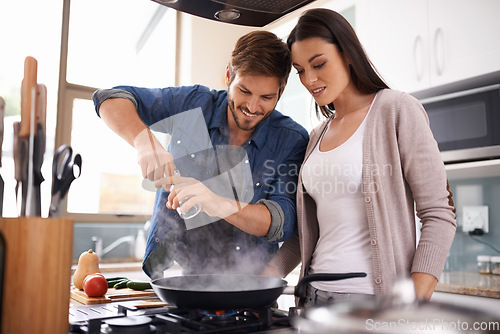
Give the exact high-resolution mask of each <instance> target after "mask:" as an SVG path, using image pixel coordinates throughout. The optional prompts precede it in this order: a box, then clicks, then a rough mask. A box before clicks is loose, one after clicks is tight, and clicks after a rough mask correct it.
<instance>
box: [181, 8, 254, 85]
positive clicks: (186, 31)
mask: <svg viewBox="0 0 500 334" xmlns="http://www.w3.org/2000/svg"><path fill="white" fill-rule="evenodd" d="M252 30H256V28H254V27H245V26H239V25H234V24H227V23H222V22H216V21H212V20H208V19H204V18H200V17H197V16H193V15H189V14H182V37H181V38H182V40H181V54H180V58H181V59H180V66H181V68H180V76H179V80H180V82H179V84H180V85H192V84H203V85H205V86H208V87H210V88H213V89H225V88H226V86H225V84H224V73H225V70H226V66H227V64H228V63H229V59H230V57H231V52H232V51H233V48H234V45H235V43H236V41H237V39H238V38H239V37H240V36H242V35H244V34H246V33H248V32H250V31H252Z"/></svg>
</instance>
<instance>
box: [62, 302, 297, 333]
mask: <svg viewBox="0 0 500 334" xmlns="http://www.w3.org/2000/svg"><path fill="white" fill-rule="evenodd" d="M69 323H70V333H71V334H73V333H74V334H76V333H82V334H100V333H110V334H112V333H127V334H134V333H140V334H146V333H155V334H156V333H165V334H176V333H179V334H185V333H203V334H211V333H214V334H215V333H217V334H219V333H221V334H222V333H227V334H232V333H272V334H292V333H297V331H296V330H295V329H294V328H293V327H292V326H291V325H290V321H289V317H288V312H286V311H282V310H278V309H274V308H264V309H259V310H250V309H248V310H235V311H216V312H212V311H209V312H207V311H201V310H185V309H178V308H175V307H171V306H163V307H156V308H145V309H139V308H136V307H134V306H132V304H130V303H127V302H116V303H109V304H98V305H85V306H73V307H71V308H70V315H69Z"/></svg>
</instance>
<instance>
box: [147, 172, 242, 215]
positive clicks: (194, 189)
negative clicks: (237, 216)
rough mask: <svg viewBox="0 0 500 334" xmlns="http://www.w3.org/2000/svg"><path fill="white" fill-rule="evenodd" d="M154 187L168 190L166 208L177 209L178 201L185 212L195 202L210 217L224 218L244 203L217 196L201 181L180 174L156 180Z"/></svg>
mask: <svg viewBox="0 0 500 334" xmlns="http://www.w3.org/2000/svg"><path fill="white" fill-rule="evenodd" d="M155 186H156V187H158V186H163V187H165V189H168V190H170V194H169V196H168V201H167V208H169V209H174V210H175V209H177V208H178V207H179V202H183V203H182V206H181V211H182V212H187V211H188V210H189V209H190V208H192V207H193V206H195V205H196V204H199V205H201V207H202V211H204V212H205V213H206V214H207V215H209V216H211V217H220V218H226V217H228V216H230V215H232V214H234V213H236V212H237V211H238V210H239V209H241V208H240V207H239V206H242V205H246V204H245V203H240V202H237V201H235V200H232V199H229V198H225V197H222V196H219V195H217V194H215V193H214V192H212V191H211V190H210V189H209V188H208V187H207V186H205V185H204V184H203V183H202V182H200V181H198V180H196V179H193V178H190V177H182V176H173V177H172V179H171V180H169V178H165V179H162V180H160V181H157V182H156V184H155Z"/></svg>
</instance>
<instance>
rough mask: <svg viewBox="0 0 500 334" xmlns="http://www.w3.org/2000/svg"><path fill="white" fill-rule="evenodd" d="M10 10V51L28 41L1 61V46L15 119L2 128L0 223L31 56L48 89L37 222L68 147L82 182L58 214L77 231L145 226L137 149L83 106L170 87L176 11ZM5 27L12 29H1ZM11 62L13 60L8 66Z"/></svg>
mask: <svg viewBox="0 0 500 334" xmlns="http://www.w3.org/2000/svg"><path fill="white" fill-rule="evenodd" d="M15 3H16V4H13V5H12V6H9V8H8V9H6V8H5V10H0V15H1V16H2V17H1V18H0V19H1V21H3V24H1V26H0V27H2V31H10V34H11V35H12V36H11V37H10V38H12V41H13V42H14V41H21V40H22V41H26V43H23V44H21V45H22V47H21V48H17V47H16V48H14V47H10V48H8V49H9V51H8V52H5V51H6V50H7V48H5V47H2V50H4V51H3V52H2V65H0V69H2V71H0V72H1V73H6V72H5V71H4V70H3V69H4V67H5V68H7V67H9V66H10V67H12V68H13V69H15V70H16V75H12V76H11V78H12V79H11V80H9V82H8V83H5V81H6V80H5V78H3V77H2V74H0V88H1V90H0V95H2V96H3V97H4V98H5V97H6V96H5V95H6V94H7V93H10V95H11V96H12V98H10V96H9V99H6V100H7V103H8V109H7V111H8V112H9V113H10V114H13V116H9V119H8V120H7V122H6V133H5V140H4V145H3V147H4V155H3V161H2V167H3V168H1V169H0V172H1V175H2V176H3V178H4V180H6V190H5V196H4V197H5V199H6V201H10V202H9V203H5V204H4V208H5V209H4V216H14V217H15V216H17V210H16V209H15V206H16V204H15V198H14V197H15V196H12V195H14V192H13V191H14V190H13V188H14V185H15V180H14V168H13V162H12V152H11V151H12V138H11V137H12V124H11V123H12V122H14V121H18V120H19V116H18V114H19V111H18V109H19V107H18V105H19V104H20V102H19V101H20V86H21V80H22V77H23V62H24V58H25V57H26V56H33V57H35V58H36V59H37V61H38V83H43V84H46V86H47V93H48V103H47V104H48V106H47V150H46V153H45V157H44V163H43V167H42V174H43V176H44V178H45V181H44V182H43V183H42V216H44V217H46V215H47V211H48V205H49V202H50V186H51V182H52V180H51V179H52V177H51V168H52V157H53V154H54V151H55V148H57V147H59V146H60V145H61V144H69V145H71V146H72V148H73V151H74V153H80V154H81V155H82V160H83V164H82V174H81V177H80V178H79V179H77V180H75V181H74V182H73V184H72V186H71V188H70V191H69V193H68V195H67V201H65V202H63V207H62V208H61V213H62V214H65V212H67V213H68V214H69V215H70V216H72V217H73V218H74V219H75V220H76V221H79V222H86V221H98V222H106V221H116V220H118V221H125V222H133V221H136V222H144V221H145V219H144V218H145V217H148V216H150V215H151V212H152V208H153V200H154V193H153V192H149V191H147V190H144V189H143V188H142V186H141V183H142V176H141V173H140V168H139V166H138V165H137V162H136V152H135V150H134V149H133V148H132V147H130V146H129V145H128V144H127V143H126V142H125V141H124V140H122V139H121V138H119V137H118V136H117V135H116V134H114V133H112V132H111V131H110V130H109V129H108V128H107V127H106V126H105V125H104V123H103V122H102V121H101V120H100V119H99V117H98V116H97V115H96V113H95V111H94V106H93V103H92V100H91V98H92V93H93V92H94V91H95V90H96V89H97V88H110V87H112V86H115V85H122V84H123V85H134V86H144V87H166V86H170V85H174V84H175V82H176V79H175V77H176V72H175V68H176V66H175V65H176V50H177V48H176V38H177V37H176V35H177V13H176V11H174V10H171V9H168V8H167V7H165V6H161V5H159V4H157V3H154V2H152V1H137V0H106V1H99V0H64V1H61V2H59V1H57V2H54V3H57V5H56V4H53V2H50V3H51V4H50V5H49V4H46V5H42V4H41V3H40V2H38V1H35V0H27V1H23V2H22V4H21V3H20V4H17V2H15ZM1 6H2V7H3V6H4V5H1ZM18 7H19V8H18ZM23 8H24V10H23ZM41 12H43V13H44V15H43V16H42V15H39V13H41ZM61 13H62V21H61ZM7 14H8V15H7ZM4 16H5V17H4ZM7 16H11V17H12V20H7ZM16 21H20V22H24V25H25V27H29V28H30V29H24V30H23V29H21V28H23V26H22V24H21V23H19V27H17V26H16V24H17V23H16ZM9 22H12V24H13V25H11V26H9ZM61 26H62V30H61ZM18 28H19V29H18ZM27 30H29V31H30V34H28V32H25V31H27ZM7 41H9V40H7ZM13 42H12V43H13ZM12 45H14V44H12ZM16 45H17V44H16ZM4 55H5V57H4ZM11 58H12V59H14V58H15V59H16V60H17V61H16V62H13V63H11V64H10V65H9V66H7V65H8V61H9V59H11ZM4 60H5V61H4ZM59 61H60V62H59ZM58 73H59V77H57V74H58ZM57 82H59V86H58V84H57ZM5 85H7V88H4V86H5ZM9 90H10V91H12V92H10V91H9ZM6 92H7V93H6ZM16 99H17V100H16ZM11 106H15V107H11ZM9 107H10V108H9ZM56 110H57V113H56ZM10 114H9V115H10ZM16 114H17V115H16ZM7 179H8V181H9V184H7ZM11 193H12V194H11ZM11 202H12V203H11Z"/></svg>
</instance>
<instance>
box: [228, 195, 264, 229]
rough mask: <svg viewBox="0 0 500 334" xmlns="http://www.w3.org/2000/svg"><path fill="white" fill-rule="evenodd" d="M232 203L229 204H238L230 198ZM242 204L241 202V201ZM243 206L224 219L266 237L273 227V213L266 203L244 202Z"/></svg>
mask: <svg viewBox="0 0 500 334" xmlns="http://www.w3.org/2000/svg"><path fill="white" fill-rule="evenodd" d="M228 201H230V202H232V203H228V204H227V205H232V206H235V205H238V203H237V202H236V201H233V200H228ZM240 204H241V203H240ZM243 205H245V206H244V207H243V208H241V209H238V211H236V212H235V213H233V214H232V215H230V216H227V217H225V218H224V219H225V220H226V221H227V222H228V223H230V224H232V225H234V226H235V227H237V228H239V229H240V230H242V231H244V232H247V233H249V234H252V235H255V236H258V237H264V236H266V235H267V233H268V232H269V228H270V227H271V213H270V212H269V210H268V209H267V207H266V206H265V205H264V204H243Z"/></svg>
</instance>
